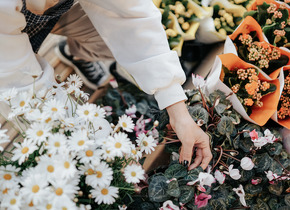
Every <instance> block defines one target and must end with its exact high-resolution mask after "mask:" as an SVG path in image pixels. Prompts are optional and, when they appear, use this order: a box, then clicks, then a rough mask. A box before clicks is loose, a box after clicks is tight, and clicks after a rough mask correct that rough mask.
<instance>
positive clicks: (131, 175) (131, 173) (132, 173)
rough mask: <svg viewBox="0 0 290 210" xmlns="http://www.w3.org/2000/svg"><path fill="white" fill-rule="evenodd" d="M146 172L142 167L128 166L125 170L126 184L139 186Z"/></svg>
mask: <svg viewBox="0 0 290 210" xmlns="http://www.w3.org/2000/svg"><path fill="white" fill-rule="evenodd" d="M144 174H145V171H144V170H143V169H142V167H141V166H140V165H136V164H132V165H128V166H127V167H126V168H125V170H124V176H125V178H126V182H128V183H133V184H137V183H139V182H140V180H144V179H145V177H144Z"/></svg>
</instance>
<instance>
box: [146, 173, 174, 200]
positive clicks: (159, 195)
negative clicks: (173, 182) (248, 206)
mask: <svg viewBox="0 0 290 210" xmlns="http://www.w3.org/2000/svg"><path fill="white" fill-rule="evenodd" d="M166 181H167V178H166V177H165V176H163V175H158V176H155V177H153V178H152V180H151V182H150V183H149V187H148V195H149V199H150V201H153V202H164V201H166V200H168V199H169V198H170V196H169V195H168V194H167V193H166V191H167V189H168V184H167V183H166Z"/></svg>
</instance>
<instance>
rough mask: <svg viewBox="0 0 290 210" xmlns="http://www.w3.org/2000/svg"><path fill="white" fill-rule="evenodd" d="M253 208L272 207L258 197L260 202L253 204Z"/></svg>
mask: <svg viewBox="0 0 290 210" xmlns="http://www.w3.org/2000/svg"><path fill="white" fill-rule="evenodd" d="M251 210H270V208H269V206H268V205H267V204H266V203H265V202H264V201H262V200H260V199H258V203H257V204H255V205H253V206H252V207H251Z"/></svg>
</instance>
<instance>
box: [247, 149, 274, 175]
mask: <svg viewBox="0 0 290 210" xmlns="http://www.w3.org/2000/svg"><path fill="white" fill-rule="evenodd" d="M252 161H253V163H254V164H255V169H256V171H257V172H258V173H264V171H266V170H268V169H269V167H270V166H271V164H272V161H273V159H272V158H271V157H270V156H269V155H268V153H263V154H256V155H254V156H253V158H252Z"/></svg>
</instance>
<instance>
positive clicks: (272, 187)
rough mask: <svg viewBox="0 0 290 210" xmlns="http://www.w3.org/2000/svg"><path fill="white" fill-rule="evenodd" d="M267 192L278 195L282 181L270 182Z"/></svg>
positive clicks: (281, 190)
mask: <svg viewBox="0 0 290 210" xmlns="http://www.w3.org/2000/svg"><path fill="white" fill-rule="evenodd" d="M268 189H269V192H270V193H272V194H274V195H277V196H280V195H281V194H282V192H283V183H282V182H277V183H275V184H271V185H270V186H269V187H268Z"/></svg>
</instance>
